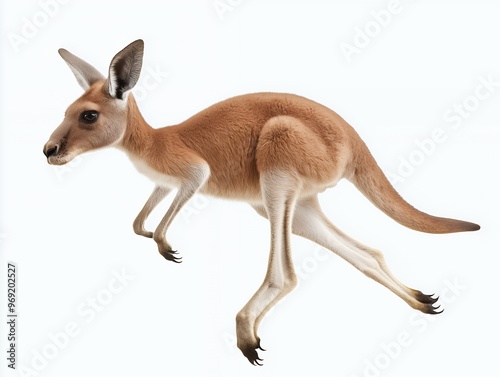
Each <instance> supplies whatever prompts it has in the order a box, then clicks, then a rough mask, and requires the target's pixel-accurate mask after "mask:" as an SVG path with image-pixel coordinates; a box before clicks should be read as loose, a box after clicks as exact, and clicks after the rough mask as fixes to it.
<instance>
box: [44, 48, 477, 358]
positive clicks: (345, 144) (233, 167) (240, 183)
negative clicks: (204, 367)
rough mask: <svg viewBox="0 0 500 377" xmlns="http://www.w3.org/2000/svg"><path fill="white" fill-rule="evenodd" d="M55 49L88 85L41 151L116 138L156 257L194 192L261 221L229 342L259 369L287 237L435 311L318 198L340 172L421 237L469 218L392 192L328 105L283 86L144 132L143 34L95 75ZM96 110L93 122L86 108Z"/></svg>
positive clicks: (286, 263)
mask: <svg viewBox="0 0 500 377" xmlns="http://www.w3.org/2000/svg"><path fill="white" fill-rule="evenodd" d="M59 53H60V54H61V56H62V57H63V58H64V60H65V61H66V62H67V63H68V65H69V66H70V68H71V70H72V71H73V73H74V74H75V77H76V78H77V80H78V82H79V83H80V85H81V86H82V88H84V89H85V90H86V91H85V93H84V94H83V96H82V97H80V98H79V99H78V100H77V101H75V102H74V103H73V104H72V105H70V106H69V108H68V110H67V112H66V115H65V119H64V120H63V122H62V124H61V125H60V126H59V127H58V128H57V129H56V130H55V131H54V133H53V134H52V135H51V137H50V139H49V141H48V142H47V144H46V145H45V147H44V153H45V155H46V156H47V159H48V162H49V163H51V164H58V165H59V164H65V163H67V162H69V161H71V159H73V158H74V157H75V156H77V155H78V154H80V153H84V152H87V151H90V150H94V149H98V148H102V147H106V146H116V147H118V148H120V149H122V150H124V151H125V152H126V153H127V155H128V156H129V157H130V159H131V160H132V162H133V163H134V164H135V166H136V167H137V169H138V170H139V171H141V172H142V173H144V174H145V175H147V176H149V177H150V178H151V179H152V180H154V181H155V182H156V187H155V189H154V190H153V193H152V194H151V196H150V198H149V199H148V201H147V202H146V204H145V205H144V207H143V209H142V210H141V212H140V213H139V215H138V216H137V218H136V219H135V221H134V225H133V226H134V231H135V232H136V233H137V234H139V235H142V236H145V237H149V238H153V239H154V241H155V242H156V243H157V246H158V250H159V252H160V254H161V255H162V256H163V257H165V258H166V259H168V260H170V261H173V262H180V258H179V257H178V255H177V252H176V251H174V250H172V247H171V246H170V244H169V243H168V242H167V240H166V232H167V230H168V227H169V226H170V224H171V222H172V220H173V219H174V218H175V216H176V215H177V214H178V213H179V211H180V210H181V208H182V206H183V205H184V204H185V203H186V202H187V201H188V200H189V199H190V198H191V197H192V196H193V195H194V194H195V193H196V192H201V193H204V194H208V195H214V196H219V197H223V198H230V199H238V200H244V201H247V202H249V203H250V204H251V205H252V207H253V208H254V209H255V210H256V211H257V212H258V213H259V214H260V215H262V216H264V217H266V218H268V219H269V221H270V224H271V251H270V256H269V265H268V270H267V273H266V277H265V279H264V282H263V283H262V285H261V287H260V288H259V289H258V290H257V292H256V293H255V294H254V295H253V297H252V298H251V299H250V301H249V302H248V303H247V304H246V305H245V307H244V308H243V309H242V310H241V311H240V312H239V313H238V315H237V316H236V333H237V345H238V347H239V348H240V350H241V351H242V352H243V354H244V355H245V356H246V357H247V358H248V360H249V361H250V362H252V364H258V365H260V361H261V359H260V358H259V356H258V353H257V350H258V349H262V348H261V347H260V338H259V337H258V336H257V329H258V326H259V323H260V321H261V320H262V318H263V317H264V315H265V314H266V313H267V312H268V311H269V310H270V309H271V308H272V307H273V305H275V304H276V303H277V302H278V301H279V300H280V299H282V298H283V297H284V296H285V295H286V294H288V293H289V292H290V291H291V290H292V289H293V288H294V287H295V285H296V283H297V277H296V274H295V272H294V268H293V263H292V258H291V251H290V249H291V245H290V237H291V233H292V232H293V233H295V234H297V235H300V236H303V237H305V238H308V239H310V240H312V241H314V242H316V243H317V244H319V245H322V246H324V247H325V248H327V249H329V250H331V251H332V252H335V253H336V254H338V255H339V256H340V257H342V258H344V259H345V260H347V261H348V262H349V263H351V264H352V265H353V266H354V267H356V268H357V269H359V270H360V271H361V272H363V273H364V274H365V275H366V276H368V277H370V278H372V279H374V280H375V281H377V282H379V283H380V284H382V285H384V286H385V287H387V288H388V289H390V290H391V291H392V292H394V293H395V294H397V295H398V296H399V297H401V298H402V299H403V300H405V302H407V303H408V304H409V305H410V306H411V307H413V308H415V309H418V310H421V311H422V312H424V313H429V314H437V313H440V311H439V308H438V307H436V306H434V304H435V302H436V301H437V298H435V297H433V296H432V295H425V294H423V293H422V292H420V291H417V290H414V289H411V288H409V287H407V286H405V285H404V284H402V283H401V282H399V280H398V279H396V277H395V276H394V275H393V274H392V272H391V271H390V270H389V268H388V267H387V264H386V263H385V261H384V258H383V255H382V253H381V252H380V251H378V250H375V249H372V248H369V247H367V246H364V245H362V244H360V243H358V242H357V241H355V240H353V239H351V238H349V237H348V236H347V235H345V234H344V233H342V232H340V231H339V230H338V229H337V228H336V227H335V226H334V225H333V224H332V223H331V222H330V221H329V220H328V219H327V218H326V216H325V215H324V214H323V213H322V211H321V209H320V207H319V203H318V199H317V194H318V193H319V192H322V191H324V190H325V189H326V188H328V187H332V186H334V185H335V184H336V183H337V182H338V181H339V180H340V179H342V178H347V179H349V180H350V181H351V182H353V183H354V185H355V186H356V187H357V188H358V189H359V190H360V191H361V192H362V193H363V194H364V195H365V196H366V197H367V198H368V199H369V200H370V201H371V202H372V203H373V204H375V205H376V206H377V207H378V208H379V209H380V210H382V211H383V212H384V213H385V214H387V215H388V216H390V217H391V218H393V219H394V220H396V221H398V222H399V223H401V224H402V225H404V226H407V227H409V228H412V229H415V230H419V231H423V232H428V233H450V232H462V231H472V230H477V229H479V226H478V225H476V224H473V223H469V222H465V221H460V220H454V219H447V218H441V217H435V216H430V215H428V214H426V213H424V212H421V211H419V210H417V209H415V208H413V207H412V206H411V205H409V204H408V203H407V202H406V201H404V200H403V199H402V198H401V196H399V194H398V193H397V192H396V191H395V190H394V188H393V187H392V186H391V184H390V183H389V181H388V180H387V178H386V177H385V175H384V174H383V173H382V170H381V169H380V168H379V166H378V165H377V163H376V162H375V160H374V158H373V157H372V155H371V154H370V152H369V150H368V148H367V147H366V145H365V144H364V142H363V141H362V140H361V139H360V137H359V136H358V134H357V133H356V132H355V131H354V129H353V128H352V127H351V126H350V125H349V124H347V122H346V121H344V119H342V118H341V117H340V116H339V115H338V114H336V113H335V112H334V111H332V110H330V109H328V108H326V107H324V106H322V105H320V104H318V103H316V102H314V101H311V100H308V99H306V98H304V97H299V96H296V95H292V94H278V93H255V94H246V95H242V96H238V97H234V98H230V99H228V100H225V101H222V102H219V103H217V104H215V105H213V106H211V107H209V108H207V109H205V110H203V111H201V112H199V113H198V114H196V115H194V116H192V117H191V118H189V119H188V120H186V121H185V122H182V123H180V124H178V125H173V126H169V127H164V128H159V129H154V128H152V127H151V126H150V125H149V124H148V123H147V122H146V121H145V120H144V118H143V117H142V115H141V113H140V111H139V109H138V107H137V104H136V102H135V100H134V97H133V95H132V94H129V93H128V91H129V90H130V89H131V88H132V87H133V86H134V85H135V84H136V83H137V80H138V78H139V72H140V68H141V66H142V54H143V42H142V41H141V40H138V41H135V42H133V43H131V44H130V45H129V46H127V47H125V48H124V49H123V50H122V51H120V52H119V53H118V54H116V55H115V57H114V58H113V60H112V61H111V64H110V73H109V77H108V78H107V79H105V78H104V77H103V76H102V75H101V74H100V73H99V72H98V71H97V70H96V69H95V68H94V67H92V66H91V65H89V64H88V63H86V62H85V61H83V60H81V59H80V58H78V57H76V56H74V55H73V54H71V53H69V52H68V51H66V50H60V51H59ZM89 110H91V111H95V112H98V117H94V119H92V121H88V119H86V118H85V116H84V115H85V114H86V113H87V112H88V111H89ZM173 188H176V189H178V190H177V193H176V195H175V197H174V199H173V201H172V204H171V205H170V207H169V209H168V210H167V212H166V214H165V215H164V217H163V218H162V220H161V222H160V224H159V225H158V227H157V228H156V230H155V231H154V232H150V231H147V230H146V229H145V227H144V224H145V221H146V219H147V218H148V216H149V215H150V213H151V211H153V209H154V208H155V206H156V205H157V204H158V203H159V202H160V201H161V200H163V199H164V198H165V197H166V196H167V194H168V193H169V192H170V190H171V189H173Z"/></svg>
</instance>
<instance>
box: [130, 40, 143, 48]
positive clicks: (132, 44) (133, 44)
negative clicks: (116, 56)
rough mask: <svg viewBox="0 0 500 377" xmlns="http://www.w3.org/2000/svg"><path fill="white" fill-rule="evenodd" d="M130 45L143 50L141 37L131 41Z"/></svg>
mask: <svg viewBox="0 0 500 377" xmlns="http://www.w3.org/2000/svg"><path fill="white" fill-rule="evenodd" d="M130 46H134V47H136V48H138V49H140V50H144V41H143V40H142V39H137V40H135V41H133V42H132V43H131V44H130Z"/></svg>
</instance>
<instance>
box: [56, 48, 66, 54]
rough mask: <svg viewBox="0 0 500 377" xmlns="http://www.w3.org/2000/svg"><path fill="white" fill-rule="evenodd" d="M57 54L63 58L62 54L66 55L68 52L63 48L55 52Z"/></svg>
mask: <svg viewBox="0 0 500 377" xmlns="http://www.w3.org/2000/svg"><path fill="white" fill-rule="evenodd" d="M57 52H58V53H59V55H61V56H63V55H64V54H66V53H67V52H68V50H66V49H64V48H60V49H59V50H57Z"/></svg>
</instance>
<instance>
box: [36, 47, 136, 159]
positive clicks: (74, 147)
mask: <svg viewBox="0 0 500 377" xmlns="http://www.w3.org/2000/svg"><path fill="white" fill-rule="evenodd" d="M143 51H144V42H143V41H142V40H137V41H135V42H132V43H131V44H129V45H128V46H127V47H125V48H124V49H123V50H121V51H120V52H119V53H118V54H116V55H115V57H114V58H113V59H112V60H111V64H110V66H109V73H108V78H105V77H104V76H103V75H102V74H101V73H100V72H99V71H98V70H97V69H95V68H94V67H93V66H92V65H90V64H88V63H87V62H85V61H83V60H82V59H80V58H78V57H77V56H75V55H73V54H71V53H70V52H69V51H67V50H64V49H60V50H59V54H60V55H61V57H62V58H63V59H64V60H65V61H66V63H67V64H68V65H69V67H70V69H71V71H72V72H73V74H74V75H75V77H76V80H77V81H78V83H79V84H80V86H81V87H82V88H83V89H84V90H85V93H84V94H83V95H82V96H81V97H80V98H78V99H77V100H76V101H75V102H73V103H72V104H71V105H70V106H69V107H68V109H67V110H66V113H65V116H64V120H63V121H62V123H61V125H60V126H59V127H57V128H56V129H55V131H54V132H53V133H52V135H51V136H50V138H49V141H48V142H47V143H46V144H45V146H44V148H43V153H44V154H45V156H47V161H48V163H49V164H52V165H63V164H65V163H67V162H69V161H71V160H72V159H73V158H75V157H76V156H78V155H79V154H81V153H84V152H88V151H91V150H94V149H98V148H103V147H107V146H111V145H117V144H119V143H120V141H121V139H122V137H123V135H124V134H125V130H126V128H127V97H128V92H129V90H130V89H132V88H133V87H134V86H135V84H136V83H137V81H138V79H139V75H140V72H141V67H142V56H143Z"/></svg>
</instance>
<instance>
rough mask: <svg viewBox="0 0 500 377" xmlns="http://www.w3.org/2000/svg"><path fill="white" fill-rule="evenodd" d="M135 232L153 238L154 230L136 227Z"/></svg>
mask: <svg viewBox="0 0 500 377" xmlns="http://www.w3.org/2000/svg"><path fill="white" fill-rule="evenodd" d="M134 232H135V234H138V235H139V236H143V237H146V238H153V232H148V231H147V230H144V229H134Z"/></svg>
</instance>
